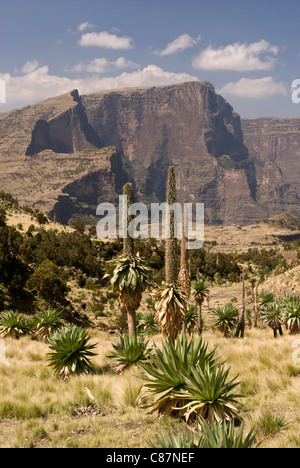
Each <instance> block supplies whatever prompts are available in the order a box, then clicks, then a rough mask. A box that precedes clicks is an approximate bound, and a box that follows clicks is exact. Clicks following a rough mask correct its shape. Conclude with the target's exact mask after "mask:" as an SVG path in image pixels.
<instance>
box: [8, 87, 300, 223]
mask: <svg viewBox="0 0 300 468" xmlns="http://www.w3.org/2000/svg"><path fill="white" fill-rule="evenodd" d="M258 127H259V125H258ZM251 129H252V130H253V131H252V130H251ZM258 130H259V129H258ZM258 130H255V123H254V121H253V122H251V121H243V124H241V119H240V117H239V115H238V114H236V113H235V112H234V110H233V109H232V107H231V106H230V104H229V103H228V102H226V101H225V100H224V99H223V98H222V97H221V96H219V95H218V94H216V92H215V90H214V87H213V86H212V85H211V84H210V83H208V82H191V83H182V84H179V85H170V86H161V87H160V86H159V87H151V88H128V89H123V90H112V91H102V92H99V93H94V94H90V95H86V96H79V94H78V91H77V90H74V91H72V92H70V93H67V94H65V95H63V96H59V97H56V98H53V99H48V100H46V101H43V102H41V103H38V104H35V105H33V106H28V107H25V108H23V109H19V110H15V111H11V112H6V113H2V114H0V171H1V176H0V183H1V189H2V190H5V191H8V192H11V193H12V194H13V195H15V196H17V197H18V199H19V201H20V202H21V203H22V204H24V205H30V206H33V207H38V208H39V209H41V210H43V211H45V212H48V213H50V214H51V216H52V217H55V218H56V219H57V220H58V221H60V222H63V223H67V222H68V221H69V219H70V218H71V217H72V216H73V215H76V214H80V215H83V214H85V215H95V210H96V206H97V205H98V203H100V202H101V201H109V202H116V201H117V198H118V194H120V193H121V191H122V186H123V184H124V183H125V182H126V181H132V182H133V184H134V186H135V190H136V194H137V199H138V200H139V201H143V202H145V203H151V202H157V201H164V199H165V185H166V176H167V170H168V167H169V166H170V165H174V166H175V167H176V176H177V186H178V199H179V200H183V199H186V200H187V201H191V202H203V203H205V212H206V220H207V222H210V223H217V224H232V223H237V224H251V223H252V222H256V221H258V220H260V219H263V218H265V217H267V216H268V214H269V213H270V214H272V210H275V211H276V209H277V207H278V206H279V205H280V200H281V201H282V199H281V198H280V197H284V200H287V201H286V202H284V203H285V204H282V205H280V206H281V207H284V208H285V207H291V206H292V207H293V208H294V207H296V205H297V198H296V195H297V193H298V192H297V188H295V187H294V185H293V180H292V171H290V169H287V170H286V172H288V173H289V175H288V176H286V175H285V174H282V168H281V166H280V165H278V170H276V172H274V170H272V168H271V169H268V168H269V164H270V162H269V160H270V161H271V159H272V158H270V157H269V156H268V155H267V153H266V155H264V154H263V155H262V158H261V157H260V149H259V148H257V146H256V143H255V138H254V135H255V137H256V135H257V132H258ZM243 132H244V133H245V141H244V138H243ZM257 141H258V144H259V145H261V146H264V143H263V135H261V138H258V140H257ZM251 142H252V143H251ZM288 144H289V143H288V142H287V145H288ZM295 144H296V143H295ZM248 148H249V150H248ZM255 148H257V151H256V150H255ZM298 148H299V146H298ZM298 151H299V150H298ZM268 154H269V153H268ZM288 158H289V156H287V157H286V160H288ZM271 162H272V161H271ZM273 163H274V161H273ZM275 164H276V167H277V162H276V163H275ZM273 167H274V166H273ZM262 168H264V172H262ZM268 170H269V177H270V178H272V177H274V176H275V175H276V174H278V178H279V175H280V174H281V175H282V180H281V179H280V180H281V182H282V188H281V189H280V190H279V193H278V195H276V196H277V198H278V201H277V199H276V201H275V202H272V190H271V189H270V187H268V180H271V179H270V178H269V179H268ZM263 174H265V175H263ZM294 175H295V172H294ZM276 177H277V176H276ZM272 180H273V179H272ZM276 181H277V179H276ZM276 183H277V182H276ZM295 191H296V192H297V193H296V192H295ZM290 201H291V202H290ZM272 203H273V204H272ZM274 203H275V204H274ZM298 208H299V207H298Z"/></svg>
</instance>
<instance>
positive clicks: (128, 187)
mask: <svg viewBox="0 0 300 468" xmlns="http://www.w3.org/2000/svg"><path fill="white" fill-rule="evenodd" d="M123 195H124V196H126V197H127V205H125V206H124V207H123V233H124V237H123V252H124V256H125V257H134V239H133V238H132V237H131V236H130V233H129V229H128V227H129V224H130V221H131V220H132V216H130V215H129V214H128V209H129V208H130V206H131V205H133V203H134V192H133V187H132V184H131V183H130V182H128V183H127V184H125V185H124V187H123Z"/></svg>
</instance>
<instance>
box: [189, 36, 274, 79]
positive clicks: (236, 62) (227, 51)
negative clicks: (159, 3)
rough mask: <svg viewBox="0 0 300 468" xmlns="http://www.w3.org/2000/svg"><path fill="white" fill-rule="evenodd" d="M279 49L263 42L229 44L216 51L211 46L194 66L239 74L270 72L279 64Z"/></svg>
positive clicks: (197, 57) (196, 58) (194, 61)
mask: <svg viewBox="0 0 300 468" xmlns="http://www.w3.org/2000/svg"><path fill="white" fill-rule="evenodd" d="M278 53H279V47H277V46H272V45H271V44H270V43H269V42H267V41H265V40H263V39H262V40H261V41H259V42H254V43H252V44H240V43H238V42H237V43H236V44H229V45H227V46H226V47H220V48H218V49H214V48H213V47H211V46H209V47H207V48H206V49H205V50H203V51H202V52H201V53H200V54H199V55H198V56H196V57H194V59H193V62H192V65H193V67H194V68H197V69H201V70H230V71H237V72H245V71H262V70H270V69H272V68H273V67H274V65H275V64H276V63H277V59H276V56H277V55H278Z"/></svg>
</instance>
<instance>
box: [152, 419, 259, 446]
mask: <svg viewBox="0 0 300 468" xmlns="http://www.w3.org/2000/svg"><path fill="white" fill-rule="evenodd" d="M259 445H260V443H257V442H256V433H255V431H254V429H253V428H252V429H251V431H250V432H249V433H248V434H246V435H244V425H243V424H242V425H241V426H240V428H239V429H238V431H237V432H235V427H234V423H233V422H229V423H228V422H226V421H223V422H218V423H216V422H214V423H207V422H206V421H205V420H204V419H201V420H200V421H199V427H198V429H196V430H194V431H192V430H186V431H183V432H182V433H179V434H177V436H175V435H174V434H173V433H172V432H171V431H170V432H168V433H167V434H165V435H161V434H160V435H158V436H157V437H156V443H153V442H150V443H149V447H151V448H165V449H166V448H184V449H194V448H206V449H207V448H213V449H233V448H235V449H241V448H243V449H251V448H252V449H253V448H258V447H259Z"/></svg>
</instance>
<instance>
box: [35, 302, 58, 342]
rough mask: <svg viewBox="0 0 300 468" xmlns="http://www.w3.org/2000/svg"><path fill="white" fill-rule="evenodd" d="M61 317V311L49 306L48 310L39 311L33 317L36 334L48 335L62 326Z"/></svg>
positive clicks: (43, 336)
mask: <svg viewBox="0 0 300 468" xmlns="http://www.w3.org/2000/svg"><path fill="white" fill-rule="evenodd" d="M61 319H62V315H61V312H60V311H59V310H57V309H52V308H51V307H48V309H46V310H41V311H39V312H38V313H37V315H36V316H35V317H34V319H33V320H34V329H35V335H36V336H38V337H42V338H46V337H48V336H49V335H50V334H51V333H54V332H55V331H56V330H58V329H59V328H60V327H62V325H63V323H62V321H61Z"/></svg>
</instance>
